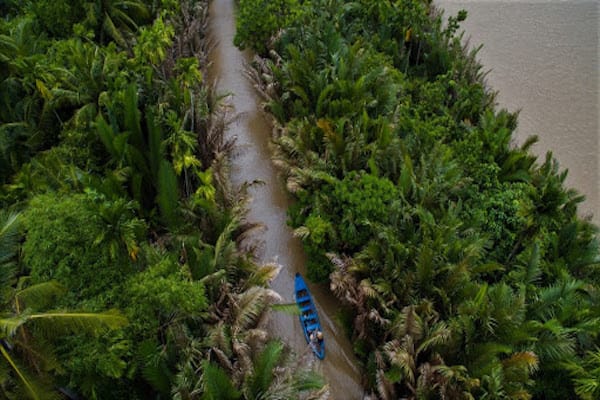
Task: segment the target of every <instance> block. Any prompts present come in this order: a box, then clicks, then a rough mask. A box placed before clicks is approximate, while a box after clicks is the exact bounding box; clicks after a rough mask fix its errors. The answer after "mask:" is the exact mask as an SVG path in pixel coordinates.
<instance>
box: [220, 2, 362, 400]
mask: <svg viewBox="0 0 600 400" xmlns="http://www.w3.org/2000/svg"><path fill="white" fill-rule="evenodd" d="M209 13H210V17H209V22H210V25H209V29H210V33H211V36H212V39H213V40H214V41H215V47H214V49H213V50H212V52H211V55H210V61H211V62H212V65H211V67H210V70H209V79H213V80H214V81H215V82H216V86H217V91H218V92H219V93H222V94H230V96H229V98H228V102H229V104H230V105H231V106H232V108H233V111H232V112H231V114H232V116H233V117H235V118H234V120H233V122H232V123H231V124H230V125H229V128H228V130H227V133H226V134H227V135H228V137H235V138H236V139H237V141H236V151H235V153H236V154H235V156H234V158H233V161H232V170H231V179H232V181H233V184H234V185H235V186H238V187H239V185H241V184H243V183H244V182H252V181H255V180H260V181H262V182H264V185H260V186H255V187H253V188H251V189H250V193H251V196H252V201H251V203H250V205H249V213H248V217H247V219H248V220H249V222H260V223H262V224H263V225H264V226H265V228H266V229H265V231H264V232H263V233H262V234H261V236H262V237H260V240H261V241H262V243H263V244H262V246H261V248H260V254H259V255H260V258H261V261H263V262H273V261H274V262H277V263H278V264H280V265H281V266H282V269H281V272H280V273H279V275H278V277H277V278H275V279H274V280H273V282H272V288H273V289H274V290H276V291H277V292H278V293H279V294H281V295H282V297H283V298H284V302H286V303H292V302H293V301H294V299H293V288H294V275H295V273H296V272H300V273H303V272H304V271H305V261H306V260H305V255H304V252H303V249H302V244H301V242H300V241H299V239H297V238H295V237H294V236H293V235H292V230H291V229H290V228H289V227H288V226H287V224H286V219H287V216H286V210H287V208H288V206H289V205H290V198H289V197H288V196H287V193H286V191H285V187H284V185H283V183H282V182H281V180H280V179H279V177H278V176H277V172H276V170H275V167H274V165H273V164H272V162H271V154H270V151H269V146H268V144H269V140H270V137H271V131H272V129H271V126H270V124H269V122H268V120H267V119H266V118H265V117H264V115H263V113H262V111H261V107H260V104H261V100H260V98H259V96H258V93H257V92H256V91H255V89H254V88H253V86H252V84H251V82H250V81H249V80H248V78H246V76H245V75H244V63H245V62H248V61H249V60H250V58H251V54H250V53H248V52H240V51H239V50H238V49H237V48H236V47H235V46H234V45H233V36H234V34H235V16H234V0H212V1H211V5H210V10H209ZM308 285H309V287H310V290H311V291H312V294H313V298H314V300H315V303H316V306H317V309H318V311H319V318H320V320H321V325H322V326H323V328H324V329H323V331H324V334H325V341H326V356H325V359H324V360H323V361H315V360H316V357H314V356H312V353H311V352H310V349H309V348H308V346H307V344H306V341H305V339H304V334H303V333H302V330H301V328H300V322H299V321H298V317H297V316H293V315H288V314H285V313H282V312H273V313H272V314H271V316H270V319H269V322H268V324H269V330H270V331H271V333H272V334H273V335H275V336H277V337H280V338H281V339H282V340H283V341H284V342H285V343H287V344H288V345H289V346H290V347H291V348H292V350H293V351H294V352H295V353H296V354H298V355H299V356H300V362H306V363H313V364H314V365H315V366H316V368H317V370H319V371H320V372H321V373H322V374H323V376H324V377H325V379H326V381H327V383H328V385H329V388H330V398H331V399H335V400H354V399H362V398H363V389H362V386H361V384H360V382H361V376H360V370H359V368H358V362H357V360H356V358H355V357H354V355H353V352H352V346H351V344H350V341H349V340H348V339H347V338H346V336H345V334H344V332H343V331H342V328H341V326H340V325H339V324H338V323H337V322H336V321H335V316H336V313H337V312H338V310H339V307H340V304H339V302H338V301H337V300H336V299H335V298H334V297H333V295H331V294H330V293H329V292H328V291H327V288H326V287H322V286H319V285H314V284H310V282H308Z"/></svg>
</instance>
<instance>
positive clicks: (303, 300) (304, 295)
mask: <svg viewBox="0 0 600 400" xmlns="http://www.w3.org/2000/svg"><path fill="white" fill-rule="evenodd" d="M294 297H295V299H296V304H297V305H298V308H300V317H299V319H300V326H301V327H302V331H303V332H304V337H305V339H306V342H307V343H308V344H309V345H310V347H311V349H312V351H313V353H315V355H316V356H317V357H318V358H319V359H320V360H322V359H323V358H325V340H324V339H321V340H311V332H315V334H316V332H323V329H322V328H321V322H320V321H319V315H318V314H317V308H316V307H315V303H314V302H313V299H312V296H311V294H310V290H309V289H308V286H307V285H306V282H305V281H304V279H303V278H302V275H300V274H299V273H296V277H295V279H294Z"/></svg>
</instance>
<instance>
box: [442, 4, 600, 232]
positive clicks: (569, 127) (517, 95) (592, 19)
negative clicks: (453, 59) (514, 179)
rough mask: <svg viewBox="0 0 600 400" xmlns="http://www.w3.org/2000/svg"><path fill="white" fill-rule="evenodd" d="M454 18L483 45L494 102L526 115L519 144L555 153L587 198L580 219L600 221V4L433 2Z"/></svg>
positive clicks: (571, 183) (473, 40)
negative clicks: (463, 13)
mask: <svg viewBox="0 0 600 400" xmlns="http://www.w3.org/2000/svg"><path fill="white" fill-rule="evenodd" d="M435 2H436V4H437V5H439V6H440V7H441V8H443V9H445V10H446V13H445V15H446V16H449V15H456V13H457V12H458V11H459V10H460V9H465V10H467V12H468V17H467V20H466V21H465V22H463V23H462V25H461V26H462V27H463V28H464V30H465V32H466V35H465V37H470V43H471V45H473V46H478V45H480V44H482V43H483V45H484V46H483V48H482V49H481V50H480V52H479V59H480V61H481V63H482V64H483V66H484V71H489V74H488V76H487V82H488V84H489V85H490V87H491V88H493V89H494V90H496V91H498V92H499V93H498V97H497V101H498V103H499V105H500V106H501V107H504V108H507V109H508V110H509V111H517V110H521V112H520V114H519V127H518V128H517V131H516V135H515V136H516V137H515V139H516V142H517V143H522V142H523V141H524V139H526V138H527V137H528V136H531V135H534V134H535V135H538V136H539V138H540V141H539V142H538V143H537V144H536V145H535V146H534V148H533V151H534V153H536V154H538V155H539V157H538V159H539V160H541V161H543V160H544V155H545V153H546V152H547V151H549V150H551V151H552V153H553V154H554V156H555V157H556V158H557V159H558V161H559V163H560V166H561V168H567V169H568V170H569V175H568V177H567V181H566V183H567V185H568V186H569V187H573V188H575V189H577V190H578V191H579V192H580V193H583V194H585V196H586V201H585V202H584V203H583V204H582V205H581V207H580V211H581V214H582V215H584V216H585V215H589V214H593V215H594V218H593V221H594V222H595V223H596V224H600V156H599V151H600V149H599V148H598V147H599V146H598V142H599V140H600V134H599V116H600V112H599V107H598V93H599V92H600V88H599V69H598V58H599V57H598V52H599V50H598V49H599V47H598V44H599V37H598V21H599V8H600V2H598V1H597V0H591V1H590V0H527V1H521V0H503V1H498V0H470V1H468V0H467V1H465V0H436V1H435Z"/></svg>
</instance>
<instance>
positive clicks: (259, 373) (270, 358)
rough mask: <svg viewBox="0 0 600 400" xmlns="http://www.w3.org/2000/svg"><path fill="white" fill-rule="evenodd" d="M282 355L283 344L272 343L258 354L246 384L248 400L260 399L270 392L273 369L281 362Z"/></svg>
mask: <svg viewBox="0 0 600 400" xmlns="http://www.w3.org/2000/svg"><path fill="white" fill-rule="evenodd" d="M282 353H283V343H281V342H279V341H271V342H269V343H267V345H266V346H265V348H264V349H263V350H262V351H261V352H260V353H259V354H258V356H257V357H256V360H255V361H254V363H253V364H254V365H253V367H254V368H253V371H252V374H251V376H250V377H249V379H247V380H246V382H245V383H246V385H245V392H246V397H247V398H260V396H261V395H262V394H264V393H266V392H267V391H268V389H269V386H271V383H272V382H273V378H274V374H273V369H274V368H275V366H277V364H278V363H279V362H280V360H281V357H282Z"/></svg>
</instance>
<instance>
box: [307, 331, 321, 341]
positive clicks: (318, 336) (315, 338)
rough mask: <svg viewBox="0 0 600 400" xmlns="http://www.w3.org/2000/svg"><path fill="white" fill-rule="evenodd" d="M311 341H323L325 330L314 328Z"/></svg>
mask: <svg viewBox="0 0 600 400" xmlns="http://www.w3.org/2000/svg"><path fill="white" fill-rule="evenodd" d="M310 341H311V342H312V343H319V342H322V341H323V332H321V331H319V330H316V329H315V330H314V331H312V332H311V333H310Z"/></svg>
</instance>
